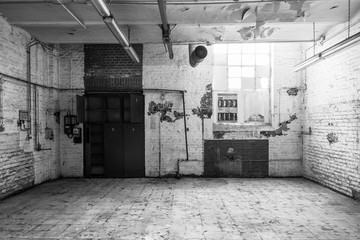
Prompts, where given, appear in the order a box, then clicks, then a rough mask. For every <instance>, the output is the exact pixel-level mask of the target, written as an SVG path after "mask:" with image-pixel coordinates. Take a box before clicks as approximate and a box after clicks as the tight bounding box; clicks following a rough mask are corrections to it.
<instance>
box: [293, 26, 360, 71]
mask: <svg viewBox="0 0 360 240" xmlns="http://www.w3.org/2000/svg"><path fill="white" fill-rule="evenodd" d="M359 41H360V32H359V33H356V34H354V35H352V36H351V37H349V38H346V39H345V40H343V41H341V42H339V43H337V44H335V45H333V46H331V47H329V48H327V49H325V50H324V51H322V52H320V53H318V54H316V55H314V56H312V57H310V58H308V59H306V60H305V61H303V62H302V63H299V64H298V65H296V66H294V67H293V71H294V72H297V71H300V70H303V69H305V68H307V67H309V66H311V65H313V64H315V63H317V62H318V61H320V60H323V59H325V58H327V57H330V56H332V55H334V54H335V53H337V52H339V51H341V50H344V49H346V48H348V47H350V46H352V45H354V44H356V43H359Z"/></svg>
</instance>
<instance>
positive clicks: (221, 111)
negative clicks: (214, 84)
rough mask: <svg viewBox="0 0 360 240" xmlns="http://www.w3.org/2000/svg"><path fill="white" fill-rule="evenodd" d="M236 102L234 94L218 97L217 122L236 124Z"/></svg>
mask: <svg viewBox="0 0 360 240" xmlns="http://www.w3.org/2000/svg"><path fill="white" fill-rule="evenodd" d="M237 117H238V102H237V95H236V94H219V95H218V122H234V123H236V122H237Z"/></svg>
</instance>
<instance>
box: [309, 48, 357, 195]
mask: <svg viewBox="0 0 360 240" xmlns="http://www.w3.org/2000/svg"><path fill="white" fill-rule="evenodd" d="M359 56H360V46H359V45H357V46H354V47H351V48H349V49H348V50H345V51H343V52H340V53H339V54H337V55H336V56H333V57H330V58H328V59H325V60H323V61H321V62H319V63H317V64H316V65H313V66H311V67H309V68H308V69H307V70H306V83H307V91H306V95H305V103H304V104H305V106H306V110H305V127H306V128H308V127H311V128H312V130H313V134H312V135H311V136H306V137H305V138H304V150H303V151H304V164H303V167H304V176H305V177H308V178H310V179H313V180H315V181H317V182H320V183H322V184H324V185H326V186H328V187H330V188H333V189H335V190H337V191H340V192H342V193H345V194H347V195H349V196H352V195H353V194H354V193H353V191H357V192H358V193H359V192H360V145H359V130H360V94H359V93H360V80H359V79H360V71H359V70H360V68H359V66H360V57H359ZM330 133H334V134H336V136H337V137H338V142H335V143H332V144H330V143H329V141H328V139H327V135H328V134H330Z"/></svg>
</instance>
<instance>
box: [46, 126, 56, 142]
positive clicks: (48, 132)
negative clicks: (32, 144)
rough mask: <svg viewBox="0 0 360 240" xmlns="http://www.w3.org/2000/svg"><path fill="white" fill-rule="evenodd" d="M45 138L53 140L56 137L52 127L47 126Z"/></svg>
mask: <svg viewBox="0 0 360 240" xmlns="http://www.w3.org/2000/svg"><path fill="white" fill-rule="evenodd" d="M45 139H48V140H53V139H54V131H53V130H52V128H48V127H46V128H45Z"/></svg>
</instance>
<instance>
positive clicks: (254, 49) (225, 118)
mask: <svg viewBox="0 0 360 240" xmlns="http://www.w3.org/2000/svg"><path fill="white" fill-rule="evenodd" d="M270 74H271V45H270V44H267V43H244V44H217V45H214V79H213V86H214V100H215V101H217V104H214V106H217V108H216V109H215V112H216V113H217V114H216V115H215V116H217V118H216V122H218V123H239V124H266V123H270V79H271V78H270V77H271V75H270Z"/></svg>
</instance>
